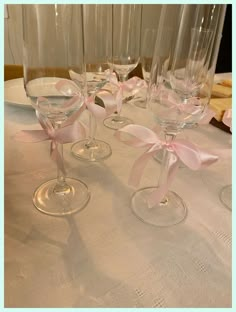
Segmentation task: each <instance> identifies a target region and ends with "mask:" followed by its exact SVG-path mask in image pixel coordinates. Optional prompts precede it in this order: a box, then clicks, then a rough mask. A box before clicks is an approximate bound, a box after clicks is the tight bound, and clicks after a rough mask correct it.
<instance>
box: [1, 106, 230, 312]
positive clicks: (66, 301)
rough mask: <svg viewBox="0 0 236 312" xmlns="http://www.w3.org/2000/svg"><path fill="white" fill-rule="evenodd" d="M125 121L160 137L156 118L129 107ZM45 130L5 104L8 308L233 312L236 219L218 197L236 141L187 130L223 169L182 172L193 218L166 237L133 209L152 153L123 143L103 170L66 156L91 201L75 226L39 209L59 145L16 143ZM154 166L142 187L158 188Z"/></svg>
mask: <svg viewBox="0 0 236 312" xmlns="http://www.w3.org/2000/svg"><path fill="white" fill-rule="evenodd" d="M123 114H124V115H126V116H128V117H132V118H133V120H134V121H135V123H137V124H142V125H145V126H148V127H152V125H153V124H154V121H153V119H152V116H151V113H150V112H148V111H147V110H144V109H141V108H138V107H135V106H134V105H131V104H126V105H125V106H124V108H123ZM23 129H40V126H39V125H38V123H37V120H36V117H35V114H34V111H33V110H30V109H25V108H22V107H15V106H10V105H7V104H5V307H198V308H200V307H231V211H229V210H228V209H226V208H225V207H224V206H223V204H222V203H221V202H220V199H219V196H218V193H219V191H220V189H221V188H222V187H223V186H225V185H226V184H230V183H231V135H230V134H228V133H225V132H223V131H222V130H220V129H217V128H215V127H213V126H212V125H207V126H201V127H198V128H197V129H193V130H186V131H185V132H184V135H185V136H186V137H188V138H189V139H190V140H192V141H193V142H195V143H198V144H199V145H200V146H202V147H208V148H210V149H211V150H214V151H220V154H221V157H220V159H219V161H218V163H216V164H214V165H212V166H211V167H209V168H207V169H205V170H201V171H198V172H192V171H190V170H189V169H188V168H181V169H179V171H178V174H177V176H176V178H175V181H174V182H173V184H172V187H171V189H172V190H174V191H176V192H177V193H178V194H179V195H180V196H182V197H183V198H184V200H185V202H186V204H187V206H188V216H187V218H186V220H185V221H184V222H182V223H180V224H179V225H176V226H172V227H167V228H157V227H154V226H150V225H147V224H145V223H143V222H141V221H140V220H139V219H137V218H136V217H135V216H134V214H133V213H132V211H131V209H130V207H129V201H130V197H131V195H132V192H133V191H134V189H133V188H132V187H130V186H129V185H128V184H127V181H128V175H129V169H130V167H131V165H132V164H133V162H134V160H135V159H136V158H137V157H138V155H140V154H141V153H142V150H139V149H135V148H132V147H128V146H126V145H124V144H123V143H121V142H118V141H116V139H115V138H114V136H113V134H114V131H113V130H110V129H108V128H105V127H104V126H103V125H102V124H100V125H99V126H98V131H97V138H99V139H103V140H104V141H106V142H108V143H110V145H111V147H112V151H113V154H112V156H111V157H110V158H109V159H107V160H105V161H104V162H101V163H87V162H82V161H79V160H77V159H75V158H73V156H72V155H71V154H70V146H71V144H67V145H66V146H65V152H64V155H65V159H66V166H67V171H68V176H72V177H78V178H80V179H81V180H82V181H84V182H85V183H86V184H87V185H88V187H89V189H90V191H91V200H90V202H89V203H88V205H87V207H86V208H85V209H84V210H82V211H81V212H79V213H77V214H74V215H72V216H70V217H63V218H60V217H51V216H47V215H44V214H42V213H40V212H39V211H38V210H37V209H35V208H34V206H33V204H32V193H33V191H34V189H35V188H36V187H37V186H38V185H39V184H41V183H42V182H43V181H46V180H48V179H50V178H52V177H55V175H56V167H55V164H54V163H53V162H52V160H51V159H50V157H49V142H48V141H47V142H40V143H22V142H17V141H15V140H14V138H13V136H14V134H15V133H16V132H17V131H18V130H23ZM159 171H160V165H159V163H158V162H157V161H155V160H151V161H150V162H149V164H148V166H147V168H146V169H145V172H144V175H143V177H142V180H141V184H140V187H143V186H150V185H156V182H157V179H158V174H159Z"/></svg>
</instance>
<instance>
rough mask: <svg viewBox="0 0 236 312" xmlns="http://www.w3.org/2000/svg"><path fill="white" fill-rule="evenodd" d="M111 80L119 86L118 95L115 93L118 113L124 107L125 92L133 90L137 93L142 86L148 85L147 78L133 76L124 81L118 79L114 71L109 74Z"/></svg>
mask: <svg viewBox="0 0 236 312" xmlns="http://www.w3.org/2000/svg"><path fill="white" fill-rule="evenodd" d="M109 81H110V83H111V84H112V85H114V86H116V87H117V88H118V91H117V92H116V95H115V100H116V110H117V112H118V113H120V111H121V108H122V102H123V96H124V92H131V91H132V92H133V93H135V92H137V91H138V90H139V89H140V88H143V87H145V86H146V82H145V80H143V79H140V78H138V77H132V78H130V79H128V80H126V81H124V82H120V81H118V79H117V76H116V74H115V73H112V74H110V75H109Z"/></svg>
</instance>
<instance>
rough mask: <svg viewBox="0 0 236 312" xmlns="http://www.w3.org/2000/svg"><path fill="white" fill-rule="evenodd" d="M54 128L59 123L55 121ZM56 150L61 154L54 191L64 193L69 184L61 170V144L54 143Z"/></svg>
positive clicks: (67, 190) (68, 189)
mask: <svg viewBox="0 0 236 312" xmlns="http://www.w3.org/2000/svg"><path fill="white" fill-rule="evenodd" d="M54 127H55V129H58V128H60V123H57V122H55V124H54ZM56 144H57V146H56V148H57V151H58V153H59V154H60V156H61V163H60V165H59V163H58V162H57V183H56V185H55V187H54V190H53V191H54V193H56V194H58V195H65V194H67V193H69V192H70V191H71V188H70V186H69V185H68V184H67V183H66V176H65V174H64V172H63V171H62V170H61V166H64V157H63V144H59V143H56Z"/></svg>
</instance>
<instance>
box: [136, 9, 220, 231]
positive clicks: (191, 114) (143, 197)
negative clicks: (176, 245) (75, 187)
mask: <svg viewBox="0 0 236 312" xmlns="http://www.w3.org/2000/svg"><path fill="white" fill-rule="evenodd" d="M206 7H208V5H207V6H205V5H187V4H186V5H163V6H162V12H161V17H160V21H159V27H158V33H157V40H156V45H155V51H154V56H153V62H152V69H151V74H150V82H149V90H148V100H147V102H148V108H149V109H150V110H151V111H152V113H153V116H154V118H155V120H156V121H157V123H158V124H159V125H160V127H161V130H162V132H163V133H164V137H165V141H166V143H167V144H169V143H170V142H172V141H174V140H175V138H176V136H177V135H178V133H180V132H181V131H182V129H183V128H184V126H185V125H186V124H187V123H188V122H191V123H195V122H197V121H198V120H199V119H200V118H201V116H202V114H203V113H204V110H205V109H206V107H207V105H208V102H209V99H210V94H211V86H212V79H213V76H212V75H213V74H214V71H212V68H210V66H209V64H210V62H209V59H210V57H212V54H213V49H212V47H213V44H212V40H214V38H215V36H218V34H219V32H221V31H222V29H221V28H217V26H218V22H220V20H218V22H217V23H215V24H214V27H213V29H212V28H211V29H208V28H207V29H206V28H203V22H204V21H205V18H206V15H205V14H206V12H207V10H206ZM214 7H215V5H214V6H213V5H212V8H214ZM220 7H221V9H222V10H224V9H225V8H224V7H225V6H224V5H222V6H220ZM175 157H176V156H175V155H174V154H173V152H172V151H171V150H165V151H164V155H163V156H162V165H161V172H160V178H159V182H158V185H157V186H154V187H149V188H145V189H140V190H137V191H136V192H135V193H134V195H133V197H132V201H131V204H132V210H133V212H134V213H135V214H136V215H137V216H138V217H139V218H140V219H141V220H142V221H144V222H146V223H149V224H152V225H155V226H171V225H175V224H178V223H180V222H182V221H183V220H184V219H185V218H186V215H187V207H186V204H185V203H184V200H183V199H182V198H181V197H180V196H179V195H178V194H176V193H175V192H172V191H170V190H166V194H165V195H164V196H163V198H162V200H161V201H160V203H158V204H156V205H154V206H153V207H152V208H150V207H149V206H148V201H147V194H148V193H151V192H153V191H155V190H158V189H159V188H162V187H163V185H166V181H167V180H166V179H167V172H168V168H169V167H170V164H171V163H172V162H173V159H174V158H175Z"/></svg>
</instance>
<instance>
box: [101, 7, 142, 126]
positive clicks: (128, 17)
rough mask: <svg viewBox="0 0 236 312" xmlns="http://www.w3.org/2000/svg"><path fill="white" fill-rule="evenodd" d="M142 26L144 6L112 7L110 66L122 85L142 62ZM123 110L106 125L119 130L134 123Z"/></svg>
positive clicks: (105, 122)
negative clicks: (122, 112) (122, 114)
mask: <svg viewBox="0 0 236 312" xmlns="http://www.w3.org/2000/svg"><path fill="white" fill-rule="evenodd" d="M141 24H142V5H138V4H113V5H112V59H111V60H110V66H111V68H112V69H114V71H115V72H116V73H117V75H118V78H119V81H120V82H121V83H123V82H125V81H126V80H127V79H128V75H129V73H130V72H131V71H132V70H133V69H134V68H135V67H136V66H137V65H138V63H139V61H140V37H141ZM120 114H121V109H120V110H119V111H117V115H116V116H111V117H108V118H106V119H105V120H104V125H105V126H106V127H108V128H111V129H119V128H121V127H123V126H125V125H128V124H130V123H132V120H131V119H129V118H127V117H124V116H121V115H120Z"/></svg>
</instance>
